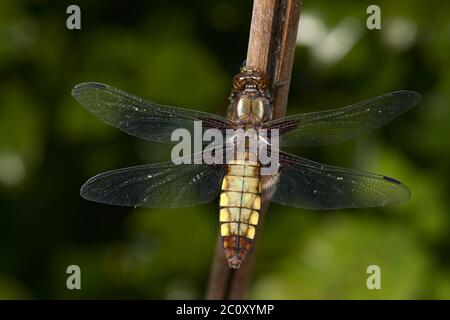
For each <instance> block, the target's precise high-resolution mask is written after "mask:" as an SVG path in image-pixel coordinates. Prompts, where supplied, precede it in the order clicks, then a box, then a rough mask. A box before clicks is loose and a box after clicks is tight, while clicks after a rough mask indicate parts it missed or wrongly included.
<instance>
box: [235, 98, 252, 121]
mask: <svg viewBox="0 0 450 320" xmlns="http://www.w3.org/2000/svg"><path fill="white" fill-rule="evenodd" d="M251 107H252V101H251V100H250V99H248V98H241V99H239V102H238V105H237V110H236V113H237V116H238V118H239V119H245V118H247V117H248V116H249V113H250V109H251Z"/></svg>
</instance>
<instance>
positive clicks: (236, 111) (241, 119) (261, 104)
mask: <svg viewBox="0 0 450 320" xmlns="http://www.w3.org/2000/svg"><path fill="white" fill-rule="evenodd" d="M230 101H231V104H230V108H229V116H230V118H231V119H232V120H234V121H235V122H237V123H240V124H252V125H254V124H258V123H261V122H264V121H268V120H270V119H271V117H272V110H271V107H270V93H269V89H268V83H267V78H266V77H265V75H264V74H263V73H261V72H260V71H258V70H254V69H250V68H242V69H241V72H240V73H238V74H237V75H235V76H234V78H233V91H232V93H231V97H230Z"/></svg>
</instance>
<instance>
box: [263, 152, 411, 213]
mask: <svg viewBox="0 0 450 320" xmlns="http://www.w3.org/2000/svg"><path fill="white" fill-rule="evenodd" d="M280 164H281V167H280V171H279V173H278V174H277V175H275V176H272V177H267V178H266V181H267V182H266V185H267V186H268V188H267V190H266V191H265V192H266V194H270V195H271V201H273V202H276V203H279V204H283V205H286V206H291V207H297V208H305V209H317V210H320V209H323V210H326V209H341V208H360V207H377V206H384V205H387V204H393V203H398V202H402V201H406V200H408V199H409V198H410V196H411V193H410V191H409V189H408V188H407V187H406V186H405V185H404V184H402V183H401V182H399V181H397V180H395V179H393V178H390V177H386V176H382V175H378V174H374V173H369V172H364V171H358V170H351V169H345V168H339V167H333V166H327V165H324V164H320V163H317V162H314V161H311V160H307V159H304V158H300V157H297V156H294V155H291V154H288V153H280ZM270 181H272V182H273V183H270Z"/></svg>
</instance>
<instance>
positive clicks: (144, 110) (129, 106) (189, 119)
mask: <svg viewBox="0 0 450 320" xmlns="http://www.w3.org/2000/svg"><path fill="white" fill-rule="evenodd" d="M72 95H73V96H74V97H75V99H76V100H77V101H78V102H79V103H80V104H81V105H82V106H84V107H85V108H86V109H88V110H89V111H90V112H92V113H93V114H94V115H95V116H97V117H98V118H100V119H101V120H102V121H104V122H106V123H107V124H110V125H111V126H113V127H116V128H118V129H120V130H122V131H124V132H126V133H128V134H131V135H133V136H136V137H138V138H142V139H145V140H149V141H155V142H165V143H176V142H178V141H171V135H172V132H173V131H174V130H175V129H179V128H184V129H186V130H188V131H189V132H190V134H191V136H193V134H194V121H200V120H201V121H202V126H203V131H204V130H206V129H208V128H217V129H219V130H225V129H227V128H230V127H231V123H230V121H229V120H227V119H225V118H223V117H221V116H218V115H214V114H211V113H206V112H200V111H194V110H188V109H183V108H177V107H170V106H164V105H160V104H156V103H153V102H150V101H146V100H144V99H142V98H139V97H137V96H134V95H132V94H129V93H127V92H124V91H122V90H119V89H116V88H113V87H110V86H108V85H105V84H101V83H95V82H87V83H80V84H78V85H77V86H75V88H73V90H72Z"/></svg>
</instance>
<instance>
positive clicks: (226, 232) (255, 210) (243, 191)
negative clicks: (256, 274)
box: [220, 157, 261, 268]
mask: <svg viewBox="0 0 450 320" xmlns="http://www.w3.org/2000/svg"><path fill="white" fill-rule="evenodd" d="M260 209H261V176H260V167H259V164H258V163H254V162H253V163H252V162H250V161H249V160H248V157H246V159H245V160H235V161H233V162H230V164H228V165H227V172H226V174H225V176H224V178H223V181H222V191H221V194H220V234H221V236H222V239H223V247H224V251H225V256H226V258H227V259H228V263H229V265H230V267H232V268H239V266H240V264H241V262H242V261H243V260H244V258H245V256H246V255H247V253H248V251H249V250H250V248H251V245H252V241H253V239H254V237H255V232H256V227H257V225H258V220H259V212H260Z"/></svg>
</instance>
